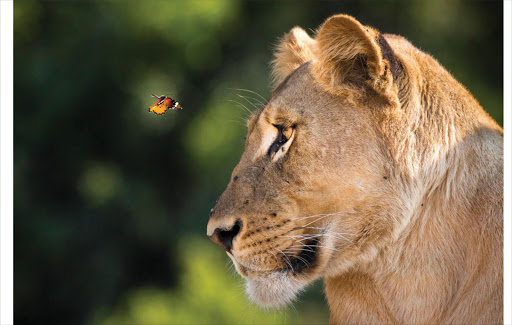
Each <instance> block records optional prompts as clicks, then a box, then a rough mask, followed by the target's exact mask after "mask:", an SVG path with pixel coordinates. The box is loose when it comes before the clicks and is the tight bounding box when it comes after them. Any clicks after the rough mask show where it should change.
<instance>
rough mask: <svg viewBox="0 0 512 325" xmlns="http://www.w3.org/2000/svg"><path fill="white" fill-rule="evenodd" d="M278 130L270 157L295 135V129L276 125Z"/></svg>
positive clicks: (269, 153) (269, 151) (269, 150)
mask: <svg viewBox="0 0 512 325" xmlns="http://www.w3.org/2000/svg"><path fill="white" fill-rule="evenodd" d="M274 126H275V127H276V128H277V131H278V133H277V137H276V139H275V140H274V143H272V145H271V146H270V148H269V149H268V155H269V156H271V155H272V154H274V153H276V152H277V151H278V150H279V149H280V148H281V147H282V146H283V145H284V144H285V143H286V142H288V140H290V138H291V137H292V135H293V127H291V126H288V127H285V126H282V125H274Z"/></svg>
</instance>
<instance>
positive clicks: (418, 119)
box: [207, 15, 503, 324]
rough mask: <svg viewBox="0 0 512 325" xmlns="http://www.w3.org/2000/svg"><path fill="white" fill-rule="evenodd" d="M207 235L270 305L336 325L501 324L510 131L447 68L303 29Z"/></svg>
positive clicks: (377, 36) (403, 45) (388, 39)
mask: <svg viewBox="0 0 512 325" xmlns="http://www.w3.org/2000/svg"><path fill="white" fill-rule="evenodd" d="M273 65H274V67H273V72H274V77H275V79H276V80H277V82H278V83H280V85H279V86H278V87H277V88H276V89H275V90H274V91H273V93H272V95H271V96H270V98H269V99H268V102H267V103H266V104H265V105H264V107H262V108H260V109H259V110H257V111H255V112H254V113H253V114H252V116H251V117H250V119H249V121H248V125H247V127H248V130H247V140H246V143H245V149H244V152H243V154H242V157H241V159H240V162H239V163H238V165H237V166H236V167H235V169H234V171H233V174H232V179H231V181H230V183H229V184H228V187H227V189H226V191H225V192H224V193H223V194H222V195H221V196H220V198H219V200H218V202H217V204H216V206H215V208H214V209H212V211H211V214H210V220H209V223H208V229H207V234H208V236H210V238H211V239H212V240H213V241H214V242H216V243H217V244H219V245H220V246H221V247H222V248H224V249H225V250H226V252H227V254H228V255H229V257H230V258H231V259H232V261H233V263H234V265H235V267H236V269H237V271H238V272H239V273H240V274H241V275H242V276H243V277H245V278H246V280H247V293H248V295H249V296H250V297H251V299H252V300H254V301H255V302H256V303H258V304H259V305H261V306H266V307H277V306H280V305H283V304H286V303H288V302H290V301H291V300H292V299H293V298H294V297H295V296H296V295H297V293H298V292H299V291H301V290H302V289H303V288H304V287H305V286H306V285H307V284H308V283H311V282H312V281H313V280H315V279H317V278H319V277H323V278H324V280H325V292H326V295H327V299H328V301H329V307H330V310H331V316H330V322H331V323H332V324H340V323H350V324H370V323H371V324H396V323H402V324H418V323H421V324H496V323H501V322H502V313H503V312H502V296H503V294H502V280H503V272H502V259H503V256H502V240H503V228H502V223H503V214H502V205H503V131H502V129H501V128H500V127H499V126H498V125H497V124H496V122H494V121H493V120H492V118H491V117H489V115H487V114H486V112H485V111H484V110H483V109H482V107H481V106H480V105H479V104H478V102H477V101H476V100H475V99H474V98H473V96H471V94H470V93H469V92H468V91H467V90H466V89H465V88H464V87H463V86H462V85H460V84H459V83H458V82H457V81H456V80H455V79H454V78H453V77H452V76H451V75H450V74H449V73H448V72H447V71H446V70H445V69H444V68H443V67H442V66H441V65H440V64H439V63H438V62H437V61H436V60H434V59H433V58H432V57H431V56H429V55H427V54H425V53H423V52H422V51H420V50H418V49H417V48H416V47H414V46H413V45H411V44H410V43H409V42H408V41H407V40H406V39H404V38H402V37H400V36H395V35H389V34H381V33H379V32H378V31H377V30H376V29H374V28H371V27H368V26H364V25H362V24H361V23H359V22H358V21H357V20H355V19H354V18H352V17H350V16H346V15H336V16H333V17H331V18H329V19H328V20H327V21H325V23H324V24H323V25H321V26H320V28H319V29H318V32H317V34H316V36H315V38H310V37H309V36H308V34H307V33H306V32H305V31H304V30H302V29H300V28H298V27H295V28H293V29H292V30H291V31H290V32H289V33H288V34H287V35H286V36H285V37H284V39H283V40H282V41H281V43H280V45H279V46H278V49H277V51H276V54H275V59H274V61H273Z"/></svg>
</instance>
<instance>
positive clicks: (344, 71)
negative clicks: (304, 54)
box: [313, 15, 393, 92]
mask: <svg viewBox="0 0 512 325" xmlns="http://www.w3.org/2000/svg"><path fill="white" fill-rule="evenodd" d="M381 38H382V39H383V37H382V36H381V35H380V33H379V32H378V31H377V30H375V29H373V28H371V27H366V26H363V25H362V24H361V23H360V22H358V21H357V20H356V19H354V18H353V17H350V16H347V15H336V16H332V17H330V18H329V19H327V20H326V21H325V23H324V24H323V25H322V26H320V28H319V30H318V32H317V36H316V38H315V40H316V42H317V50H316V52H315V58H316V60H315V62H314V65H313V72H314V74H315V75H316V77H317V79H318V80H319V81H321V82H322V83H323V84H324V85H325V86H327V87H329V88H331V89H332V90H336V88H338V87H339V86H340V85H341V84H343V83H345V82H348V83H352V84H359V83H363V82H364V83H366V84H369V85H370V86H372V87H373V88H375V90H377V91H378V92H383V91H384V92H386V90H387V89H389V87H391V85H392V83H393V76H392V73H391V71H390V69H389V65H390V63H389V61H388V60H385V59H384V58H383V56H382V50H381V45H380V43H381V42H382V41H381ZM384 42H386V41H385V40H384ZM386 45H387V47H388V48H389V45H388V44H387V42H386Z"/></svg>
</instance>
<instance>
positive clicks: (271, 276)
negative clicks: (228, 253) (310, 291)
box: [246, 271, 307, 308]
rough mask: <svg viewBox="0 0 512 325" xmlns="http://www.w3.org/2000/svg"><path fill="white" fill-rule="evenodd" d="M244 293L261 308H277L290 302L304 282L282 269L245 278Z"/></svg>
mask: <svg viewBox="0 0 512 325" xmlns="http://www.w3.org/2000/svg"><path fill="white" fill-rule="evenodd" d="M246 281H247V284H246V293H247V295H248V296H249V298H250V299H251V300H252V301H253V302H255V303H256V304H258V305H259V306H261V307H263V308H279V307H283V306H285V305H287V304H288V303H290V302H292V301H293V300H294V298H295V297H296V296H297V295H298V294H299V293H300V292H301V291H302V290H303V289H304V287H305V286H306V285H307V283H304V282H302V281H300V280H298V279H296V278H294V277H292V276H290V275H289V274H287V272H284V271H277V272H272V273H266V274H261V275H258V276H254V277H252V276H250V277H247V278H246Z"/></svg>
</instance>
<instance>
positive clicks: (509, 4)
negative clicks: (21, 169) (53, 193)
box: [0, 0, 512, 324]
mask: <svg viewBox="0 0 512 325" xmlns="http://www.w3.org/2000/svg"><path fill="white" fill-rule="evenodd" d="M503 29H504V30H503V49H504V52H503V105H504V118H503V125H504V130H505V166H504V167H505V176H504V178H505V179H504V181H505V188H504V199H505V200H504V201H505V205H504V216H505V218H504V232H505V236H504V238H505V239H504V240H505V242H504V257H505V260H504V263H505V264H504V276H505V278H504V288H503V291H504V323H505V324H512V309H511V308H509V307H508V306H511V305H512V277H511V276H510V274H511V273H512V265H511V260H512V256H510V253H511V252H512V240H511V238H510V236H512V228H511V227H512V220H511V219H510V218H511V217H512V216H511V214H512V205H511V201H510V200H509V199H510V197H511V195H512V188H511V185H512V178H511V176H512V171H511V164H512V158H511V154H512V138H511V137H510V131H509V130H510V128H512V111H511V110H512V78H511V77H512V62H511V59H512V48H511V45H512V0H505V1H504V4H503ZM0 42H1V43H0V149H1V152H0V324H13V266H14V265H13V239H14V238H13V113H14V106H13V80H14V79H13V2H12V1H1V0H0Z"/></svg>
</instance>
